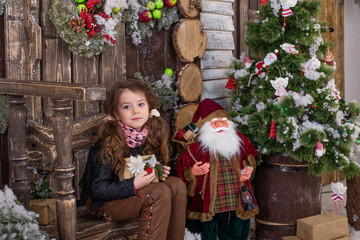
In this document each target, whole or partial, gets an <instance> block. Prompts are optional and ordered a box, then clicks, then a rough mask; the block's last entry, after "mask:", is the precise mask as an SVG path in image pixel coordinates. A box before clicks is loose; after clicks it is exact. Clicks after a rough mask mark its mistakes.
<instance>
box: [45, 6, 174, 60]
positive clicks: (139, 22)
mask: <svg viewBox="0 0 360 240" xmlns="http://www.w3.org/2000/svg"><path fill="white" fill-rule="evenodd" d="M175 3H176V0H165V2H163V1H162V0H156V1H155V2H153V1H150V0H52V3H51V6H50V9H49V16H50V20H51V21H52V22H53V23H54V25H55V27H56V29H57V31H58V33H59V36H60V37H61V38H62V39H63V40H64V41H65V42H66V43H68V44H69V48H70V51H71V52H73V53H74V54H76V55H79V56H84V57H92V56H94V55H98V54H100V53H101V52H102V51H103V50H104V49H105V48H106V47H107V46H113V45H115V43H116V36H117V34H118V26H119V23H120V22H121V21H123V22H125V23H126V34H128V35H131V36H132V39H133V43H134V44H139V43H141V42H142V39H143V38H146V37H150V36H151V35H152V31H151V29H152V28H153V27H154V26H155V24H157V28H158V30H161V29H163V28H164V29H165V30H167V29H168V28H169V27H170V26H171V24H173V23H174V22H177V21H178V15H177V7H176V6H175Z"/></svg>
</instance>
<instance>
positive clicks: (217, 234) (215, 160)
mask: <svg viewBox="0 0 360 240" xmlns="http://www.w3.org/2000/svg"><path fill="white" fill-rule="evenodd" d="M192 122H193V123H195V124H196V126H198V127H199V129H200V130H199V136H198V138H197V139H196V141H195V142H194V143H192V144H191V145H189V146H188V147H187V148H186V149H185V150H184V152H183V153H182V154H181V156H180V157H179V160H178V162H177V165H176V168H175V170H176V174H177V176H179V177H180V178H181V179H182V180H183V181H184V182H185V183H186V184H187V186H188V205H187V219H188V223H189V222H190V223H191V224H188V228H190V230H192V231H199V232H201V235H202V237H203V239H218V238H219V239H226V240H230V239H239V240H241V239H243V240H246V239H247V238H248V235H249V233H250V222H249V221H250V217H252V216H254V215H255V214H257V213H258V212H259V209H258V206H257V203H256V200H255V197H254V195H253V193H252V189H251V186H250V182H249V179H250V177H251V175H252V172H253V170H254V169H255V166H256V162H255V157H256V156H257V151H256V149H255V148H254V147H253V146H252V144H251V142H250V141H249V140H248V139H247V138H246V137H245V136H244V135H242V134H241V133H240V132H239V131H238V130H237V129H236V126H235V124H234V123H233V122H232V121H231V120H230V116H229V114H228V112H227V111H225V110H224V109H223V108H222V107H221V106H220V105H219V104H217V103H216V102H214V101H213V100H210V99H204V100H203V101H202V102H201V103H200V104H199V106H198V108H197V110H196V111H195V113H194V116H193V119H192ZM194 226H199V227H198V229H194V228H192V227H194Z"/></svg>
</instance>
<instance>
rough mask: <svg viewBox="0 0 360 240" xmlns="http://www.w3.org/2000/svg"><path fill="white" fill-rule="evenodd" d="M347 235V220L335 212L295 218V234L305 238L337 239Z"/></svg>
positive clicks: (308, 239) (309, 239)
mask: <svg viewBox="0 0 360 240" xmlns="http://www.w3.org/2000/svg"><path fill="white" fill-rule="evenodd" d="M348 235H349V226H348V220H347V218H346V217H342V216H339V215H337V214H335V213H331V212H329V213H325V214H319V215H315V216H311V217H306V218H301V219H298V220H297V231H296V236H297V237H299V238H301V239H306V240H324V239H329V240H330V239H337V238H341V237H346V236H348Z"/></svg>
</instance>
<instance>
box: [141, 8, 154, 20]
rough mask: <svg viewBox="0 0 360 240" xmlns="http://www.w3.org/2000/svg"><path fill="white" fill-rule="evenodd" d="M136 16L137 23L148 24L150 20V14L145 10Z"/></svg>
mask: <svg viewBox="0 0 360 240" xmlns="http://www.w3.org/2000/svg"><path fill="white" fill-rule="evenodd" d="M138 15H139V21H140V22H142V23H146V22H150V20H151V19H152V15H151V12H150V11H149V10H147V9H145V10H141V11H140V12H139V13H138Z"/></svg>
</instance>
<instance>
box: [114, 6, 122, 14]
mask: <svg viewBox="0 0 360 240" xmlns="http://www.w3.org/2000/svg"><path fill="white" fill-rule="evenodd" d="M120 9H121V7H120V6H118V7H113V8H112V12H113V13H118V12H119V11H120Z"/></svg>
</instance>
